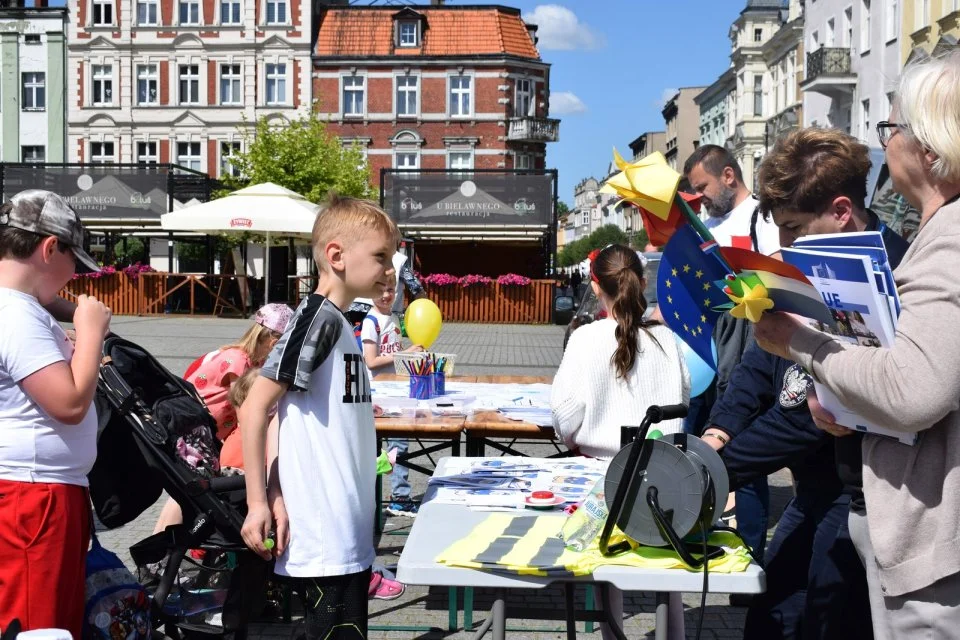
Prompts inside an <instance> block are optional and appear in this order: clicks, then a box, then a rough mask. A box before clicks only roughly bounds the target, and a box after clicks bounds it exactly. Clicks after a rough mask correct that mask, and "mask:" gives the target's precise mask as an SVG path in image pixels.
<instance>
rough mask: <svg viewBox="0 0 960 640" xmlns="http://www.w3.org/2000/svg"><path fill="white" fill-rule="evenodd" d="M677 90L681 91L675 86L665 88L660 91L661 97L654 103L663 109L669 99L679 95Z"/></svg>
mask: <svg viewBox="0 0 960 640" xmlns="http://www.w3.org/2000/svg"><path fill="white" fill-rule="evenodd" d="M677 91H680V89H677V88H675V87H674V88H668V89H664V90H663V91H662V92H661V93H660V99H659V100H657V101H656V102H654V103H653V104H654V105H655V106H656V107H657V109H663V108H664V107H665V106H667V101H668V100H669V99H670V98H672V97H673V96H675V95H677Z"/></svg>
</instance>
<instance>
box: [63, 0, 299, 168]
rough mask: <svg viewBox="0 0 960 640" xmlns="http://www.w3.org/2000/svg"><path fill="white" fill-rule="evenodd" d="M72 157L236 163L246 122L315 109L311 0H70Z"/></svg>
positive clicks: (216, 164)
mask: <svg viewBox="0 0 960 640" xmlns="http://www.w3.org/2000/svg"><path fill="white" fill-rule="evenodd" d="M68 8H69V13H70V16H71V22H70V25H69V31H68V38H67V42H68V46H67V68H68V71H67V78H68V81H67V118H68V120H67V122H68V131H67V133H68V144H67V161H69V162H84V163H108V162H118V163H155V162H160V163H165V162H171V163H175V164H180V165H183V166H185V167H189V168H191V169H195V170H198V171H202V172H204V173H207V174H209V175H210V176H213V177H219V176H222V175H224V174H225V173H228V172H232V171H233V168H232V166H231V164H230V156H231V155H232V154H233V153H235V152H236V151H237V150H239V149H242V145H243V137H244V135H243V129H242V128H245V127H246V126H247V125H251V126H252V125H253V123H254V122H255V121H256V120H257V119H259V118H261V117H266V118H268V119H269V120H271V121H276V122H278V123H279V122H283V121H285V120H291V119H294V118H296V117H298V116H299V115H301V114H305V113H308V110H309V108H310V104H311V98H312V88H311V77H310V75H311V73H310V51H311V41H312V30H313V26H312V24H311V22H312V20H311V10H312V9H311V2H310V1H309V0H68Z"/></svg>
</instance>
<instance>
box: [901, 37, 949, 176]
mask: <svg viewBox="0 0 960 640" xmlns="http://www.w3.org/2000/svg"><path fill="white" fill-rule="evenodd" d="M958 105H960V51H958V50H954V51H952V52H950V53H947V54H945V55H940V56H935V57H931V58H926V59H924V60H920V61H917V62H913V63H910V64H908V65H907V66H906V67H905V68H904V70H903V73H902V74H901V76H900V86H899V88H898V89H897V97H896V100H895V101H894V111H895V112H896V113H897V118H898V119H899V121H900V122H899V123H900V124H903V125H906V127H907V128H906V129H904V130H902V131H901V134H906V135H908V136H910V137H912V138H913V139H915V140H916V141H917V142H919V143H920V145H921V146H922V147H924V148H925V149H929V150H930V151H932V152H933V153H935V154H936V155H937V159H936V160H935V161H934V163H933V166H932V167H931V173H932V174H933V176H934V177H936V178H939V179H941V180H949V181H951V182H954V181H960V108H958Z"/></svg>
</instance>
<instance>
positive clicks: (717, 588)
mask: <svg viewBox="0 0 960 640" xmlns="http://www.w3.org/2000/svg"><path fill="white" fill-rule="evenodd" d="M483 459H484V458H476V460H483ZM448 460H449V458H441V459H440V460H439V463H438V464H437V469H436V471H435V475H444V468H445V467H446V465H447V461H448ZM458 460H459V461H462V460H463V458H459V459H458ZM525 461H527V462H530V461H531V460H530V459H529V458H527V459H525ZM431 497H432V491H431V490H428V491H427V494H426V495H425V496H424V500H423V505H422V506H421V507H420V511H419V513H418V514H417V518H416V520H415V521H414V524H413V528H412V529H411V531H410V535H409V537H408V538H407V543H406V544H405V545H404V548H403V553H402V554H401V556H400V561H399V563H398V564H397V579H398V580H399V581H400V582H402V583H404V584H412V585H422V586H431V587H440V586H445V587H489V588H494V589H498V590H500V592H501V595H500V596H499V597H498V598H497V599H496V600H495V601H494V605H493V608H492V610H491V619H492V629H493V637H494V640H502V639H503V638H504V636H505V632H506V601H505V598H504V596H503V593H505V592H506V591H508V590H510V589H542V588H544V587H546V586H548V585H550V584H553V583H555V582H565V583H573V584H576V583H584V584H594V583H607V584H610V585H613V586H615V587H617V588H619V589H621V590H622V591H652V592H654V593H656V596H657V610H656V629H655V638H656V640H666V638H667V600H668V595H669V593H670V592H696V593H699V592H700V590H701V588H702V586H703V574H702V573H700V572H692V571H686V570H681V569H641V568H637V567H623V566H615V565H606V566H601V567H598V568H597V569H596V570H595V571H594V572H593V573H592V574H591V575H588V576H580V577H577V578H569V577H561V578H554V577H537V576H519V575H506V574H502V573H493V572H489V571H481V570H477V569H466V568H460V567H450V566H446V565H442V564H438V563H437V562H436V561H435V559H436V557H437V556H438V555H439V554H440V553H441V552H442V551H443V550H444V549H446V548H447V547H449V546H450V545H452V544H453V543H454V542H456V541H458V540H461V539H462V538H464V537H466V536H467V535H468V534H469V533H470V532H471V531H472V530H473V528H474V527H476V526H477V525H478V524H480V523H481V522H482V521H483V520H484V519H485V518H486V517H487V516H488V515H489V513H487V512H483V511H473V510H471V509H470V508H469V507H466V506H463V505H452V504H438V503H431V502H430V498H431ZM529 515H530V516H531V517H536V516H541V515H544V512H543V511H530V512H529ZM556 517H558V518H562V517H564V516H563V514H562V513H561V512H556ZM709 583H710V584H709V587H710V593H762V592H763V591H764V590H765V589H766V576H765V574H764V573H763V570H762V569H761V568H760V567H759V566H758V565H757V564H756V563H754V562H751V563H750V566H749V567H748V568H747V569H746V571H743V572H741V573H711V574H710V580H709ZM601 601H602V598H601ZM571 621H572V617H571V616H569V615H568V630H569V629H570V622H571ZM487 626H489V625H484V627H483V630H484V631H485V630H486V627H487ZM480 635H482V633H481V634H480ZM478 637H479V636H478Z"/></svg>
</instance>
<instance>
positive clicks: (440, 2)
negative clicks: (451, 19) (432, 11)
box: [430, 0, 445, 7]
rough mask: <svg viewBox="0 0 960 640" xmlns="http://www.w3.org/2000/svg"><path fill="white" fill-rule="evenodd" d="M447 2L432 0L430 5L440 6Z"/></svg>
mask: <svg viewBox="0 0 960 640" xmlns="http://www.w3.org/2000/svg"><path fill="white" fill-rule="evenodd" d="M444 2H445V0H430V5H431V6H433V7H439V6H440V5H442V4H443V3H444Z"/></svg>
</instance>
